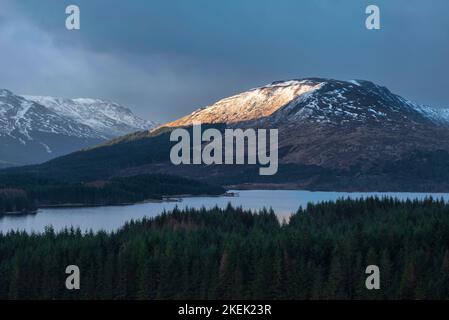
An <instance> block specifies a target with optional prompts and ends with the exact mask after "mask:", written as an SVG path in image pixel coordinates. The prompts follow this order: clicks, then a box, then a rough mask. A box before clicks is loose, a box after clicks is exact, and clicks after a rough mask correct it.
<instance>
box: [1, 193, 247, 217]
mask: <svg viewBox="0 0 449 320" xmlns="http://www.w3.org/2000/svg"><path fill="white" fill-rule="evenodd" d="M196 197H198V198H199V197H212V198H218V197H238V193H237V192H225V193H223V194H218V195H210V194H198V195H192V194H181V195H174V196H162V199H147V200H143V201H138V202H123V203H102V204H86V203H62V204H54V205H51V204H49V205H39V206H38V207H37V209H64V208H67V209H70V208H97V207H125V206H132V205H136V204H144V203H162V202H182V199H183V198H196ZM35 213H37V210H36V211H35ZM24 215H26V213H24ZM0 216H1V214H0Z"/></svg>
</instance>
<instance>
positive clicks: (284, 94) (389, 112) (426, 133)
mask: <svg viewBox="0 0 449 320" xmlns="http://www.w3.org/2000/svg"><path fill="white" fill-rule="evenodd" d="M448 115H449V109H433V108H431V107H428V106H423V105H418V104H415V103H413V102H411V101H409V100H406V99H404V98H402V97H400V96H398V95H396V94H393V93H392V92H390V91H389V90H388V89H387V88H385V87H382V86H379V85H376V84H374V83H372V82H369V81H362V80H358V81H355V80H353V81H338V80H332V79H314V78H312V79H303V80H290V81H279V82H273V83H271V84H269V85H266V86H263V87H259V88H255V89H252V90H249V91H247V92H243V93H241V94H238V95H235V96H233V97H230V98H226V99H223V100H220V101H218V102H217V103H215V104H213V105H211V106H208V107H206V108H201V109H198V110H196V111H194V112H193V113H192V114H190V115H188V116H186V117H183V118H181V119H179V120H176V121H174V122H171V123H168V124H166V125H165V126H168V127H177V126H189V125H192V124H193V123H194V122H199V123H209V124H218V123H221V124H222V123H224V124H226V126H230V127H233V126H234V127H243V128H277V129H278V130H279V149H280V151H281V152H280V156H281V162H282V163H293V164H298V163H300V164H306V165H318V166H324V167H326V168H350V167H351V166H354V165H360V166H364V167H367V166H372V165H377V163H378V162H377V161H389V160H397V159H399V158H401V156H402V155H403V154H405V153H408V152H411V151H413V150H415V149H417V150H439V149H444V150H449V140H448V128H449V117H448Z"/></svg>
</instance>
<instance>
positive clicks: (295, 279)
mask: <svg viewBox="0 0 449 320" xmlns="http://www.w3.org/2000/svg"><path fill="white" fill-rule="evenodd" d="M68 265H77V266H78V267H79V268H80V271H81V280H80V286H81V288H80V290H72V291H71V290H67V289H66V288H65V280H66V277H67V275H66V274H65V268H66V266H68ZM368 265H377V266H378V267H379V269H380V289H379V290H367V289H366V287H365V280H366V277H367V275H366V274H365V269H366V267H367V266H368ZM448 281H449V204H447V203H445V202H444V201H443V200H435V199H432V198H429V199H426V200H421V201H418V200H416V201H398V200H394V199H391V198H382V199H378V198H367V199H364V200H362V199H360V200H349V199H340V200H338V201H335V202H324V203H320V204H314V205H312V204H309V205H308V206H307V207H306V208H300V209H299V210H298V211H297V212H296V213H295V214H294V215H293V216H292V217H291V218H290V220H289V222H288V223H287V222H286V221H279V220H278V218H277V216H276V214H275V212H273V211H272V210H262V211H260V212H251V211H246V210H243V209H241V208H233V207H231V206H230V205H229V206H228V207H227V208H225V209H219V208H214V209H211V210H206V209H201V210H194V209H183V210H181V209H174V210H173V211H172V212H165V213H163V214H162V215H160V216H158V217H155V218H151V219H144V220H141V221H130V222H129V223H127V224H126V225H125V226H123V227H122V228H121V229H120V230H118V231H116V232H113V233H106V232H98V233H92V232H81V231H80V230H74V229H69V230H64V231H62V232H55V231H54V230H53V229H51V228H48V229H47V230H46V232H44V233H42V234H26V233H23V232H11V233H8V234H1V235H0V299H282V300H290V299H447V298H449V286H448V283H449V282H448Z"/></svg>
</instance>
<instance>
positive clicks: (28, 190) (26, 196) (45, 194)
mask: <svg viewBox="0 0 449 320" xmlns="http://www.w3.org/2000/svg"><path fill="white" fill-rule="evenodd" d="M224 192H225V189H224V188H222V187H218V186H214V185H210V184H208V183H205V182H198V181H195V180H191V179H186V178H182V177H175V176H170V175H162V174H156V175H136V176H130V177H114V178H111V179H107V180H97V181H90V182H82V181H80V182H66V181H61V180H55V179H48V178H42V177H37V176H32V175H28V174H27V175H3V176H1V180H0V214H2V213H8V212H28V211H33V210H36V208H37V207H41V206H49V205H65V204H77V205H78V204H81V205H115V204H126V203H135V202H140V201H144V200H148V199H162V197H163V196H173V195H183V194H190V195H200V194H209V195H218V194H222V193H224Z"/></svg>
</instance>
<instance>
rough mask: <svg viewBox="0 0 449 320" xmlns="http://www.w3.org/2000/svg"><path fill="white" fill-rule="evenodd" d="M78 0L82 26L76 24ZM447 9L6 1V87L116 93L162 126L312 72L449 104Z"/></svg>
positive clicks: (351, 2) (400, 2)
mask: <svg viewBox="0 0 449 320" xmlns="http://www.w3.org/2000/svg"><path fill="white" fill-rule="evenodd" d="M69 4H77V5H79V7H80V9H81V30H79V31H67V30H66V29H65V18H66V15H65V7H66V6H67V5H69ZM368 4H377V5H378V6H379V7H380V9H381V24H382V29H381V30H379V31H368V30H367V29H366V28H365V24H364V21H365V18H366V15H365V8H366V6H367V5H368ZM448 12H449V2H448V1H447V0H430V1H422V0H383V1H381V0H371V1H365V0H302V1H299V0H294V1H293V0H292V1H288V0H257V1H256V0H231V1H229V0H228V1H214V0H189V1H188V0H172V1H167V0H163V1H162V0H161V1H154V0H130V1H119V0H70V1H66V0H53V1H52V0H39V1H36V0H0V70H1V72H0V87H1V88H8V89H11V90H13V91H14V92H17V93H24V94H33V95H54V96H66V97H98V98H107V99H110V100H115V101H118V102H120V103H123V104H125V105H127V106H130V107H131V108H132V109H133V110H134V111H135V112H136V113H137V114H139V115H141V116H143V117H144V118H148V119H152V120H156V121H161V122H163V121H168V120H172V119H173V118H176V117H179V116H182V115H184V114H187V113H189V112H191V111H192V110H194V109H196V108H198V107H201V106H204V105H207V104H210V103H212V102H214V101H216V100H218V99H220V98H223V97H226V96H229V95H231V94H234V93H238V92H240V91H244V90H247V89H249V88H252V87H256V86H259V85H263V84H265V83H269V82H272V81H275V80H281V79H290V78H302V77H309V76H314V77H330V78H336V79H354V78H357V79H367V80H372V81H374V82H377V83H379V84H382V85H385V86H387V87H389V88H390V89H391V90H392V91H394V92H396V93H399V94H401V95H403V96H404V97H407V98H410V99H413V100H415V101H417V102H419V103H426V104H430V105H434V106H448V107H449V90H448V84H449V80H448V73H449V58H448V57H449V19H448V18H447V15H448Z"/></svg>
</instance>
